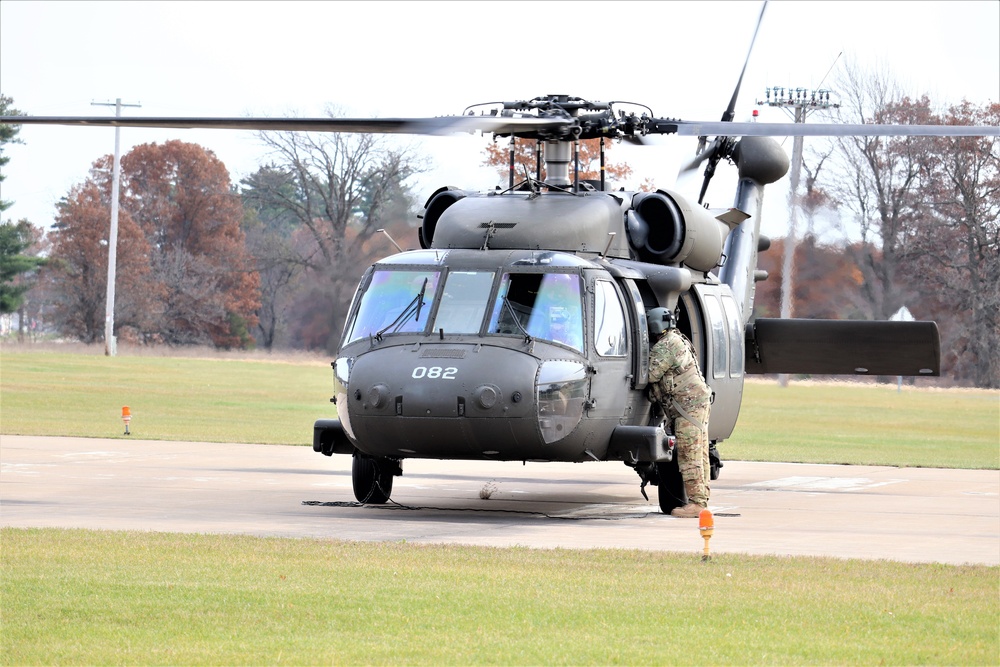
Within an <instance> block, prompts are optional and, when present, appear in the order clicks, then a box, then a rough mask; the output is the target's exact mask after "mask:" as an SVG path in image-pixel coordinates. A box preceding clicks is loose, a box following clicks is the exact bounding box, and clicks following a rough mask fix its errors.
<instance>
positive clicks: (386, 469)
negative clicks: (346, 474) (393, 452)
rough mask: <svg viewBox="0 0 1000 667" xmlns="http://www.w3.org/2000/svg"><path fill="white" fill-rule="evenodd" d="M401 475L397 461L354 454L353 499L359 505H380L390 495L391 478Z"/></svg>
mask: <svg viewBox="0 0 1000 667" xmlns="http://www.w3.org/2000/svg"><path fill="white" fill-rule="evenodd" d="M402 473H403V471H402V468H400V465H399V461H396V460H393V459H386V458H375V457H373V456H366V455H364V454H359V453H355V454H354V462H353V464H352V465H351V482H352V483H353V486H354V497H355V498H357V499H358V502H359V503H365V504H371V505H382V504H384V503H386V502H388V501H389V495H390V494H391V493H392V478H393V477H394V476H395V475H401V474H402Z"/></svg>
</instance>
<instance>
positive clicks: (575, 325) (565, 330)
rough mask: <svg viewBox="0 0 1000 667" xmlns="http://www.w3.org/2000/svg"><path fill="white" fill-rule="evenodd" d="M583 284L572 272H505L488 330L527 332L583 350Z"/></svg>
mask: <svg viewBox="0 0 1000 667" xmlns="http://www.w3.org/2000/svg"><path fill="white" fill-rule="evenodd" d="M582 295H583V287H582V279H581V278H580V276H579V275H578V274H575V273H505V274H504V276H503V279H502V280H501V283H500V290H499V291H498V292H497V299H496V302H494V304H493V311H492V313H491V315H490V323H489V329H488V331H489V333H491V334H508V335H515V336H516V335H521V336H530V337H532V338H540V339H544V340H549V341H552V342H554V343H559V344H560V345H566V346H567V347H571V348H573V349H574V350H577V351H578V352H583V299H582Z"/></svg>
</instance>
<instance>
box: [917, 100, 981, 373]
mask: <svg viewBox="0 0 1000 667" xmlns="http://www.w3.org/2000/svg"><path fill="white" fill-rule="evenodd" d="M940 120H941V122H943V123H947V124H955V125H994V126H995V125H1000V104H988V105H985V106H983V107H977V106H975V105H973V104H971V103H969V102H967V101H966V102H963V103H962V104H960V105H958V106H956V107H952V108H951V109H950V110H949V112H948V114H947V115H946V116H945V117H944V118H942V119H940ZM934 148H935V150H934V161H933V163H932V165H931V170H930V177H929V178H928V180H927V188H926V190H925V194H926V196H927V199H928V208H927V213H928V215H927V216H926V217H925V218H924V219H923V220H922V221H921V225H920V227H919V228H918V229H917V230H916V234H915V235H914V238H913V240H912V243H911V251H912V253H911V254H912V256H913V258H914V262H913V264H912V266H911V272H910V274H911V275H910V279H911V280H912V282H913V283H915V284H917V285H919V286H920V288H921V290H922V291H923V292H924V293H926V294H930V295H933V298H934V300H935V302H936V304H937V313H936V316H937V318H938V319H939V321H940V324H941V327H942V335H943V337H944V338H945V341H944V343H945V346H946V349H947V350H949V351H950V356H951V357H952V358H951V359H947V361H948V362H949V364H950V365H951V366H952V367H953V372H954V373H955V374H956V375H957V376H959V377H962V378H967V379H970V380H972V381H973V382H974V383H975V384H976V385H977V386H980V387H994V388H995V387H1000V222H998V218H1000V140H998V139H997V137H960V138H939V139H936V140H935V141H934Z"/></svg>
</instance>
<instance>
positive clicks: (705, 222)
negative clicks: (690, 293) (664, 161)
mask: <svg viewBox="0 0 1000 667" xmlns="http://www.w3.org/2000/svg"><path fill="white" fill-rule="evenodd" d="M626 215H627V220H626V223H625V225H626V232H627V234H628V239H629V245H630V246H631V248H632V250H633V252H635V254H636V256H637V258H638V259H639V260H640V261H643V262H650V263H653V264H682V263H683V264H684V265H686V266H688V267H690V268H692V269H695V270H696V271H705V272H708V271H711V270H712V269H714V268H715V267H716V266H719V263H720V260H721V259H722V248H723V244H724V242H725V240H726V236H727V235H728V234H729V231H730V230H731V229H732V227H733V226H735V225H734V224H733V223H732V222H726V221H724V220H720V219H718V218H716V217H715V216H713V215H712V214H711V213H710V212H708V211H706V210H705V209H703V208H701V207H699V206H696V205H693V204H691V203H690V202H689V201H688V200H687V199H685V198H684V197H682V196H681V195H679V194H678V193H676V192H672V191H670V190H657V191H656V192H641V193H638V194H636V195H635V197H633V198H632V209H631V210H630V211H628V213H627V214H626Z"/></svg>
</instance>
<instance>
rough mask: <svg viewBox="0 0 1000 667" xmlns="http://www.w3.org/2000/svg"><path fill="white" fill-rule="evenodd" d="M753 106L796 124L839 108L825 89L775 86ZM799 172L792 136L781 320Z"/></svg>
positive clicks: (791, 265) (788, 303)
mask: <svg viewBox="0 0 1000 667" xmlns="http://www.w3.org/2000/svg"><path fill="white" fill-rule="evenodd" d="M757 104H766V105H767V106H769V107H781V108H782V109H784V110H785V111H786V112H791V113H792V116H793V117H794V119H795V122H796V123H805V122H806V116H807V115H808V114H809V113H811V112H814V111H827V110H829V109H836V108H838V107H840V105H839V104H834V103H831V102H830V91H829V90H823V89H821V90H809V89H807V88H781V87H779V86H775V87H773V88H767V89H766V99H764V100H757ZM801 172H802V136H797V137H794V140H793V144H792V171H791V174H790V175H789V181H790V183H789V185H790V189H789V195H788V199H789V209H790V219H789V223H788V236H787V237H786V238H785V243H784V256H783V257H782V262H781V317H783V318H788V317H791V316H792V272H793V271H794V270H795V246H796V244H797V243H798V241H797V240H796V234H797V233H798V230H797V227H798V215H799V201H800V200H799V175H800V174H801ZM778 381H779V382H780V383H781V386H782V387H785V386H788V376H787V375H785V374H781V375H779V376H778Z"/></svg>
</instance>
